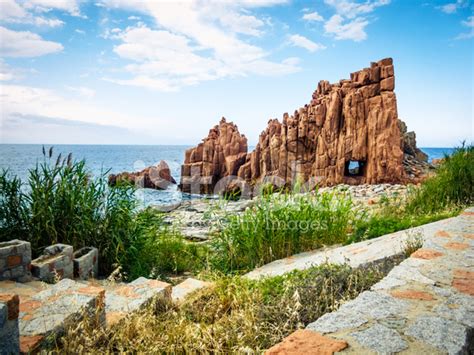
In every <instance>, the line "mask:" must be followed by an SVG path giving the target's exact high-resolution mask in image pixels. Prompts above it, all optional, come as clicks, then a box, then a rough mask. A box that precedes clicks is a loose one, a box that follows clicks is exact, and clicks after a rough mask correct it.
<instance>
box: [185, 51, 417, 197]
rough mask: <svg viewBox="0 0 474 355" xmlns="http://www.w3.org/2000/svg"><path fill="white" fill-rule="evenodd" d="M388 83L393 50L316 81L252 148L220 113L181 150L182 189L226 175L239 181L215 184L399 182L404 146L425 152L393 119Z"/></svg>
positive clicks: (209, 185) (209, 188) (200, 189)
mask: <svg viewBox="0 0 474 355" xmlns="http://www.w3.org/2000/svg"><path fill="white" fill-rule="evenodd" d="M394 88H395V76H394V67H393V62H392V59H391V58H386V59H382V60H380V61H378V62H376V63H371V65H370V67H369V68H365V69H362V70H360V71H357V72H355V73H352V74H351V75H350V80H340V81H339V82H338V83H335V84H330V83H329V82H328V81H320V82H319V84H318V86H317V89H316V91H315V92H314V93H313V95H312V99H311V101H310V102H309V103H308V104H307V105H305V106H304V107H302V108H300V109H299V110H296V111H295V112H294V113H293V114H292V115H289V114H288V113H285V114H284V115H283V119H282V121H281V122H280V121H279V120H277V119H272V120H270V121H269V122H268V125H267V128H266V129H265V130H264V131H263V132H262V133H261V134H260V137H259V141H258V144H257V146H256V148H255V150H254V151H252V152H251V153H247V139H246V138H245V136H244V135H241V134H240V133H239V132H238V129H237V126H236V125H234V124H233V123H230V122H227V121H226V120H225V119H224V118H223V119H222V120H221V122H220V123H219V125H218V126H215V127H214V128H213V129H211V131H210V132H209V135H208V137H207V138H205V139H204V140H203V142H202V143H200V144H199V145H198V146H197V147H195V148H191V149H189V150H188V151H186V156H185V162H184V165H183V166H182V177H181V189H182V190H183V191H184V192H194V193H212V192H213V191H214V190H215V188H216V184H218V182H219V181H220V180H221V179H222V178H224V177H229V176H238V178H240V180H239V181H240V182H236V181H237V180H234V181H233V182H231V181H230V178H228V179H224V182H219V184H221V185H226V186H229V184H230V185H232V184H234V185H235V184H236V183H239V184H241V183H242V181H245V182H246V183H248V185H254V184H256V183H258V182H262V181H265V180H269V179H271V181H278V184H281V183H282V182H283V183H284V184H285V185H291V184H292V183H295V182H296V181H305V182H306V181H308V180H312V181H313V183H318V184H319V185H322V186H331V185H335V184H340V183H347V184H363V183H368V184H375V183H400V182H405V181H406V179H407V174H406V173H405V170H404V165H403V161H404V151H410V153H412V155H413V156H414V157H415V159H420V158H423V157H422V155H421V154H422V153H421V152H420V151H419V150H418V149H417V148H416V142H415V141H414V135H412V134H410V133H407V132H406V126H405V125H404V124H401V123H399V119H398V114H397V99H396V96H395V93H394V92H393V91H394ZM401 129H402V130H404V131H403V132H401ZM420 153H421V154H420ZM218 187H219V188H218V190H219V191H222V186H218Z"/></svg>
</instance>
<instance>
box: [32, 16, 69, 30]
mask: <svg viewBox="0 0 474 355" xmlns="http://www.w3.org/2000/svg"><path fill="white" fill-rule="evenodd" d="M33 23H34V24H35V25H37V26H48V27H53V28H54V27H61V26H62V25H64V21H61V20H58V19H56V18H44V17H34V18H33Z"/></svg>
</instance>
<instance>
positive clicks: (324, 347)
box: [265, 329, 348, 355]
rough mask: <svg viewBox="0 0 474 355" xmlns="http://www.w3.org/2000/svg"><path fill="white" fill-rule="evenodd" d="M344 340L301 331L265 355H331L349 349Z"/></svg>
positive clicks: (309, 331) (304, 330)
mask: <svg viewBox="0 0 474 355" xmlns="http://www.w3.org/2000/svg"><path fill="white" fill-rule="evenodd" d="M347 346H348V345H347V342H346V341H344V340H339V339H334V338H330V337H327V336H324V335H321V334H319V333H317V332H313V331H311V330H306V329H299V330H297V331H296V332H294V333H293V334H291V335H289V336H287V337H286V338H285V339H283V341H282V342H281V343H278V344H276V345H274V346H273V347H271V348H270V349H268V350H267V351H266V352H265V355H277V354H281V355H283V354H294V355H296V354H301V355H303V354H320V355H331V354H334V353H335V352H338V351H342V350H344V349H345V348H347Z"/></svg>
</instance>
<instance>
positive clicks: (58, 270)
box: [31, 244, 74, 282]
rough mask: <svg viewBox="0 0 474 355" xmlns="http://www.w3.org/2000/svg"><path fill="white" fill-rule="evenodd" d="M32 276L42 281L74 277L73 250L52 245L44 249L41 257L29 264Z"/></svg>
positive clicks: (66, 246) (68, 246)
mask: <svg viewBox="0 0 474 355" xmlns="http://www.w3.org/2000/svg"><path fill="white" fill-rule="evenodd" d="M31 272H32V274H33V276H35V277H37V278H39V279H40V280H42V281H46V282H53V281H54V280H55V279H58V278H59V279H64V278H68V279H72V278H73V277H74V264H73V248H72V246H70V245H66V244H54V245H51V246H49V247H47V248H45V250H44V253H43V255H41V256H40V257H39V258H37V259H35V260H33V261H32V262H31Z"/></svg>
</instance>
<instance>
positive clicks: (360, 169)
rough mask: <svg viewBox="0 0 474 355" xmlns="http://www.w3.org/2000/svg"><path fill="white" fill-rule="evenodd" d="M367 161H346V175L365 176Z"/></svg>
mask: <svg viewBox="0 0 474 355" xmlns="http://www.w3.org/2000/svg"><path fill="white" fill-rule="evenodd" d="M364 172H365V161H363V160H349V161H347V162H346V167H345V170H344V175H345V176H347V177H358V176H364Z"/></svg>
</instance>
